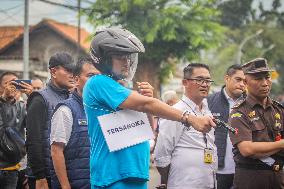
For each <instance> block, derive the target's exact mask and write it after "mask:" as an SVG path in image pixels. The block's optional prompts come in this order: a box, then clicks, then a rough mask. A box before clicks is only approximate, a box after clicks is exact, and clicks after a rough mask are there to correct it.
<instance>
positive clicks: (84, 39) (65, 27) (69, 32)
mask: <svg viewBox="0 0 284 189" xmlns="http://www.w3.org/2000/svg"><path fill="white" fill-rule="evenodd" d="M43 22H46V23H47V24H49V25H50V26H51V27H53V28H54V29H56V30H57V31H58V32H60V33H62V35H65V36H66V37H67V38H69V39H70V40H72V41H73V42H75V43H77V41H78V39H77V36H78V33H77V32H78V27H76V26H72V25H69V24H65V23H59V22H56V21H54V20H51V19H44V20H43ZM89 35H90V34H89V33H88V32H87V31H86V30H85V29H83V28H81V31H80V36H81V37H80V45H81V47H83V48H84V49H88V48H90V44H91V43H90V40H88V37H89Z"/></svg>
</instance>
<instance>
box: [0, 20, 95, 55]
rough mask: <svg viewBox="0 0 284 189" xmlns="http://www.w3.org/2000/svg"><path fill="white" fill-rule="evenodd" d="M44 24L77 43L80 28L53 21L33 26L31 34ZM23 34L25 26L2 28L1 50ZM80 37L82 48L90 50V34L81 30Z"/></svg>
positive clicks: (0, 29) (0, 37)
mask: <svg viewBox="0 0 284 189" xmlns="http://www.w3.org/2000/svg"><path fill="white" fill-rule="evenodd" d="M42 24H47V25H48V26H50V27H51V28H52V29H54V30H56V31H57V32H58V33H60V34H61V35H63V36H64V37H66V38H67V39H69V40H70V41H72V42H73V43H77V36H78V34H77V32H78V27H76V26H72V25H69V24H66V23H59V22H56V21H55V20H51V19H43V20H42V21H41V22H40V23H38V24H37V25H34V26H32V27H31V29H30V32H32V31H33V29H34V28H37V27H38V26H40V25H42ZM23 32H24V29H23V26H0V50H1V49H3V48H5V47H7V46H8V45H10V44H11V43H13V42H14V41H15V40H16V39H18V38H19V37H22V36H23ZM80 35H81V38H80V45H81V47H82V48H83V49H88V48H89V47H90V41H89V40H88V37H89V35H90V34H89V33H88V32H87V31H86V30H85V29H83V28H81V34H80Z"/></svg>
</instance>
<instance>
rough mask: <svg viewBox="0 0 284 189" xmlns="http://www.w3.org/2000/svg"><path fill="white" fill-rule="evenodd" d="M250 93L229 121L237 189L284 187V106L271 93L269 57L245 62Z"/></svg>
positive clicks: (246, 80) (244, 69)
mask: <svg viewBox="0 0 284 189" xmlns="http://www.w3.org/2000/svg"><path fill="white" fill-rule="evenodd" d="M242 68H243V71H244V74H245V84H246V86H247V97H246V98H245V99H244V100H242V101H241V102H240V103H237V104H236V105H235V106H234V107H233V109H232V112H231V115H230V118H229V124H230V125H231V126H232V127H234V128H237V129H238V134H237V135H232V134H230V138H231V141H232V144H233V146H234V151H233V152H234V160H235V163H236V169H235V177H234V188H235V189H239V188H241V189H278V188H283V183H282V180H283V178H282V177H283V176H282V175H283V173H282V172H283V171H282V168H283V160H284V151H283V149H284V140H283V124H284V123H283V116H284V114H283V112H284V109H283V108H284V107H283V106H282V105H281V104H279V103H278V102H276V101H274V100H272V99H271V98H270V97H269V93H270V90H271V85H272V82H271V77H270V72H271V71H272V70H270V69H269V67H268V64H267V60H266V59H264V58H257V59H254V60H251V61H249V62H248V63H246V64H245V65H243V66H242Z"/></svg>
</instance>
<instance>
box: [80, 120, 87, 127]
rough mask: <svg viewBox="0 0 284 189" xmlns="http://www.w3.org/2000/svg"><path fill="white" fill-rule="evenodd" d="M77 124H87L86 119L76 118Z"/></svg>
mask: <svg viewBox="0 0 284 189" xmlns="http://www.w3.org/2000/svg"><path fill="white" fill-rule="evenodd" d="M78 125H82V126H87V125H88V123H87V120H86V119H78Z"/></svg>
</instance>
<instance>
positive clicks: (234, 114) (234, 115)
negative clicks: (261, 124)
mask: <svg viewBox="0 0 284 189" xmlns="http://www.w3.org/2000/svg"><path fill="white" fill-rule="evenodd" d="M235 117H242V114H241V113H240V112H236V113H233V114H231V118H235Z"/></svg>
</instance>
